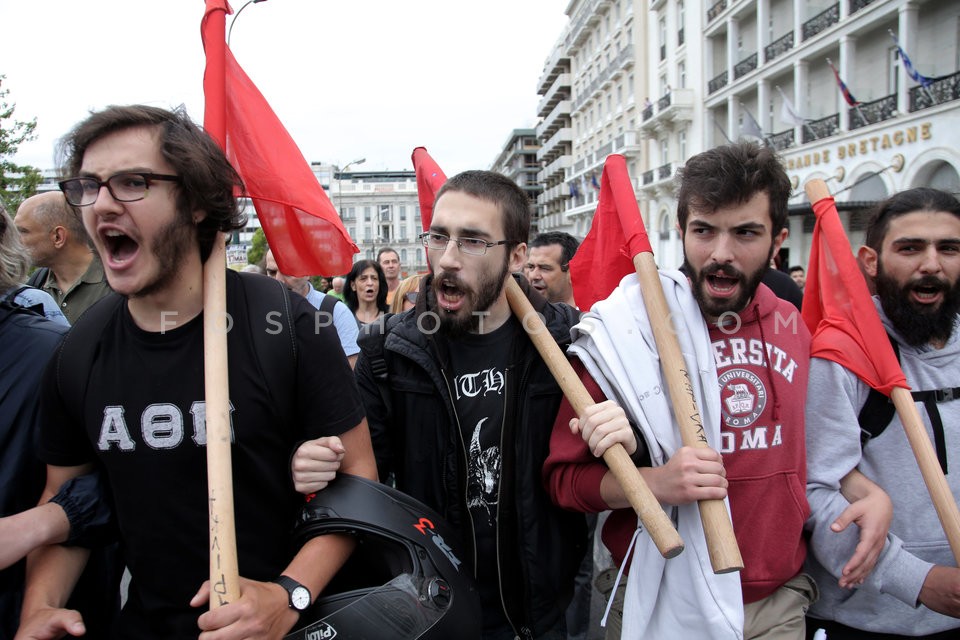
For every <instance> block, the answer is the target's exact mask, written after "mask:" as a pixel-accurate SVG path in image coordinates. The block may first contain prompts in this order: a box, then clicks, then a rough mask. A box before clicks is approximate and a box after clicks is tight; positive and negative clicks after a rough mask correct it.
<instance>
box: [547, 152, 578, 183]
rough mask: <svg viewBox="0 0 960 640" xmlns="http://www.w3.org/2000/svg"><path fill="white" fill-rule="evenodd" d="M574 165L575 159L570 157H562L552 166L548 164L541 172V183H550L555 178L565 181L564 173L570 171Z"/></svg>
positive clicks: (552, 163)
mask: <svg viewBox="0 0 960 640" xmlns="http://www.w3.org/2000/svg"><path fill="white" fill-rule="evenodd" d="M572 164H573V158H572V157H571V156H568V155H562V156H560V157H559V158H557V159H556V160H554V161H553V162H551V163H550V164H548V165H547V166H546V167H545V168H544V169H543V171H541V172H540V181H541V182H550V181H551V180H553V179H554V178H557V179H560V180H562V179H563V176H564V171H565V170H566V169H569V168H570V166H571V165H572Z"/></svg>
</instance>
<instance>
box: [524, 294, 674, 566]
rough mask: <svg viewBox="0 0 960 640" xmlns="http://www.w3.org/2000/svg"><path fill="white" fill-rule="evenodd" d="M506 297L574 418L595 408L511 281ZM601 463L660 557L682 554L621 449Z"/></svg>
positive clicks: (616, 447) (669, 526)
mask: <svg viewBox="0 0 960 640" xmlns="http://www.w3.org/2000/svg"><path fill="white" fill-rule="evenodd" d="M506 293H507V301H508V302H509V303H510V309H511V310H512V311H513V314H514V315H515V316H516V317H517V318H518V319H519V320H520V323H521V324H522V325H523V328H524V330H525V331H526V332H527V334H528V335H529V336H530V340H531V341H532V342H533V345H534V346H535V347H536V349H537V351H538V352H539V353H540V357H542V358H543V361H544V362H545V363H546V365H547V368H548V369H550V372H551V373H552V374H553V377H554V378H556V380H557V384H559V385H560V388H561V389H562V390H563V394H564V395H565V396H566V397H567V400H569V402H570V405H571V406H572V407H573V410H574V411H575V412H576V413H577V415H582V414H583V411H584V409H586V408H587V407H588V406H589V405H592V404H595V401H594V400H593V398H592V397H591V396H590V393H589V392H588V391H587V389H586V387H584V386H583V382H582V381H581V380H580V378H578V377H577V374H576V372H575V371H574V370H573V367H572V366H571V365H570V362H569V361H568V360H567V357H566V356H565V355H564V353H563V351H561V349H560V347H559V346H558V345H557V343H556V342H555V341H554V339H553V338H552V337H551V336H550V332H549V331H548V330H547V327H546V326H545V325H544V324H543V320H542V319H541V318H540V316H539V315H538V314H537V312H536V311H534V309H533V305H531V304H530V301H529V300H528V299H527V296H525V295H524V293H523V291H522V290H521V289H520V285H518V284H517V282H516V280H514V279H513V277H510V278H507V286H506ZM603 460H604V462H606V463H607V466H608V467H609V468H610V471H611V472H613V475H614V476H615V477H616V479H617V481H618V482H619V483H620V486H621V487H623V491H624V493H625V494H626V496H627V500H629V501H630V506H632V507H633V510H634V511H635V512H636V514H637V516H638V517H639V518H640V522H642V523H643V526H644V527H646V529H647V533H649V534H650V538H651V539H652V540H653V543H654V544H655V545H657V549H658V550H659V551H660V554H661V555H663V557H664V558H673V557H674V556H676V555H678V554H679V553H680V552H681V551H683V540H682V539H681V538H680V534H679V533H677V530H676V529H675V528H674V526H673V523H672V522H671V521H670V518H669V517H667V514H666V513H665V512H664V510H663V507H661V506H660V503H659V502H658V501H657V498H656V496H654V495H653V492H652V491H650V487H648V486H647V483H646V482H644V480H643V477H642V476H641V475H640V472H639V471H638V470H637V467H636V465H634V464H633V461H631V460H630V456H629V455H628V454H627V451H626V449H624V448H623V445H621V444H619V443H617V444H615V445H614V446H612V447H610V448H609V449H607V450H606V451H605V452H604V454H603Z"/></svg>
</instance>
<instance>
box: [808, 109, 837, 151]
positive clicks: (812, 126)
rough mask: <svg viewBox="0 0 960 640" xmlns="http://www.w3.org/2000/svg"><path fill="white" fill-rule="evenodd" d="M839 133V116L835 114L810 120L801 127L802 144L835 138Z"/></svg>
mask: <svg viewBox="0 0 960 640" xmlns="http://www.w3.org/2000/svg"><path fill="white" fill-rule="evenodd" d="M839 132H840V114H839V113H835V114H833V115H832V116H827V117H826V118H820V119H819V120H811V121H810V122H808V123H806V124H805V125H804V126H803V144H806V143H808V142H814V141H815V140H823V139H824V138H829V137H830V136H835V135H837V134H838V133H839Z"/></svg>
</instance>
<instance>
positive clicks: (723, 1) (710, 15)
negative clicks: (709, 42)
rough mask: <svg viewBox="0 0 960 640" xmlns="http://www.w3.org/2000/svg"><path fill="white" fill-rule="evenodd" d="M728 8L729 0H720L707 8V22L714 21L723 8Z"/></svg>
mask: <svg viewBox="0 0 960 640" xmlns="http://www.w3.org/2000/svg"><path fill="white" fill-rule="evenodd" d="M726 8H727V0H720V2H717V3H716V4H714V5H713V6H712V7H710V8H709V9H708V10H707V24H709V23H710V22H712V21H713V19H714V18H716V17H717V16H718V15H720V14H721V13H723V10H724V9H726Z"/></svg>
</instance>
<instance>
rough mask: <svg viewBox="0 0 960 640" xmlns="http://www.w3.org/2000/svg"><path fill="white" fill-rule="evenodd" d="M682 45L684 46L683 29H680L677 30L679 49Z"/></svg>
mask: <svg viewBox="0 0 960 640" xmlns="http://www.w3.org/2000/svg"><path fill="white" fill-rule="evenodd" d="M682 44H683V29H678V30H677V46H678V47H679V46H680V45H682Z"/></svg>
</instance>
